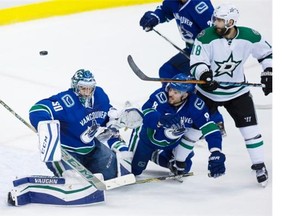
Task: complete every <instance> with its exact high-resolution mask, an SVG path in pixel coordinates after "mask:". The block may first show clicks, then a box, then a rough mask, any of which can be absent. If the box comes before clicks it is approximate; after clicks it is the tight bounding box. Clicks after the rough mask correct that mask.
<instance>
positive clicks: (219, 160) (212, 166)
mask: <svg viewBox="0 0 288 216" xmlns="http://www.w3.org/2000/svg"><path fill="white" fill-rule="evenodd" d="M225 160H226V157H225V155H224V154H223V153H221V152H219V151H215V152H212V153H211V155H210V157H209V161H208V170H209V174H208V176H209V177H213V178H217V177H219V176H221V175H224V174H225V171H226V168H225V164H224V162H225Z"/></svg>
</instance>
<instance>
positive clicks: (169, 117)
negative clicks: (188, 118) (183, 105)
mask: <svg viewBox="0 0 288 216" xmlns="http://www.w3.org/2000/svg"><path fill="white" fill-rule="evenodd" d="M172 126H174V127H178V128H179V127H180V126H181V118H180V116H179V115H178V114H177V113H176V114H164V115H161V116H160V119H159V122H158V127H164V128H171V127H172Z"/></svg>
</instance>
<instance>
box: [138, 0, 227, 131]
mask: <svg viewBox="0 0 288 216" xmlns="http://www.w3.org/2000/svg"><path fill="white" fill-rule="evenodd" d="M213 11H214V7H213V5H212V3H211V1H210V0H164V1H163V3H162V5H160V6H158V7H157V9H156V10H155V11H147V12H146V13H145V14H144V15H143V17H142V18H141V20H140V26H141V27H143V29H144V30H145V31H151V30H152V29H153V28H154V27H155V26H156V25H158V24H160V23H166V22H169V21H171V20H173V19H175V21H176V24H177V27H178V30H179V32H180V35H181V38H182V39H183V41H184V42H185V44H186V47H185V49H183V51H184V53H185V54H186V56H185V55H183V54H182V53H181V52H179V53H177V54H176V55H175V56H173V57H172V58H171V59H169V60H168V61H167V62H166V63H164V64H163V65H162V66H161V67H160V69H159V77H161V78H171V77H173V76H175V75H176V74H178V73H186V74H190V59H188V58H187V56H190V53H191V49H192V45H193V43H194V39H195V38H196V36H197V35H198V34H199V33H200V32H201V31H202V30H203V29H205V28H207V27H209V26H210V23H211V18H212V15H213ZM212 119H213V120H214V121H215V122H216V123H217V124H218V126H219V128H220V129H221V133H222V135H223V136H225V135H226V131H225V128H224V120H223V117H222V115H221V114H220V113H219V112H217V113H215V114H213V116H212Z"/></svg>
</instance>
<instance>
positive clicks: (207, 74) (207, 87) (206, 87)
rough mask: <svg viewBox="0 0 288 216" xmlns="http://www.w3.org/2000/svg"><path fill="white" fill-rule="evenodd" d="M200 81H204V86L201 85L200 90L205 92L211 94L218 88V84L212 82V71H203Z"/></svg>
mask: <svg viewBox="0 0 288 216" xmlns="http://www.w3.org/2000/svg"><path fill="white" fill-rule="evenodd" d="M200 80H204V81H206V84H201V88H202V89H204V90H205V91H207V92H212V91H214V90H215V89H217V88H218V87H219V84H218V83H217V82H216V81H213V74H212V71H211V70H209V71H205V72H204V73H203V74H202V75H201V76H200Z"/></svg>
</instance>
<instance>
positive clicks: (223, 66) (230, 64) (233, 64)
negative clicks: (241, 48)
mask: <svg viewBox="0 0 288 216" xmlns="http://www.w3.org/2000/svg"><path fill="white" fill-rule="evenodd" d="M241 62H242V61H234V60H233V54H232V53H231V55H230V56H229V58H228V59H227V60H226V61H223V62H217V61H215V63H216V64H217V65H218V68H217V69H216V71H215V75H214V76H221V75H224V74H227V75H228V76H230V77H233V72H234V70H235V69H236V68H237V66H238V65H239V64H240V63H241Z"/></svg>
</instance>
